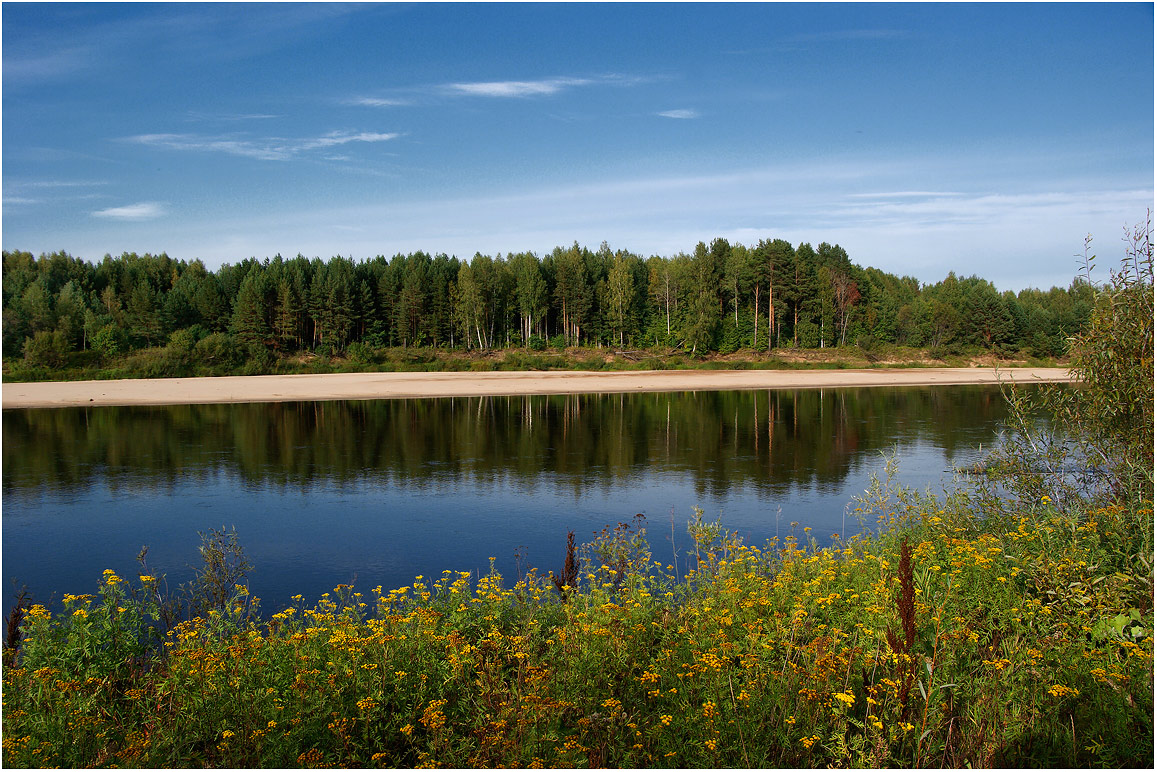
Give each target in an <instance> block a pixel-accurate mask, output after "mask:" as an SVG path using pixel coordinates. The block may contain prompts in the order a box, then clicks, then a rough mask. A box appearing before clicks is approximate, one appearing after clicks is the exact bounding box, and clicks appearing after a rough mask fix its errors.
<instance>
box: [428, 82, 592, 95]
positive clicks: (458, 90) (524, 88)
mask: <svg viewBox="0 0 1157 772" xmlns="http://www.w3.org/2000/svg"><path fill="white" fill-rule="evenodd" d="M594 82H595V81H593V80H591V79H590V78H547V79H545V80H498V81H483V82H478V83H447V84H446V85H444V86H442V90H443V91H445V92H447V93H450V94H460V95H465V96H481V97H502V98H512V97H515V98H517V97H531V96H549V95H551V94H557V93H558V92H560V91H562V90H563V89H567V88H573V87H575V86H588V85H590V84H591V83H594Z"/></svg>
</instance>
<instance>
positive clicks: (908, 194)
mask: <svg viewBox="0 0 1157 772" xmlns="http://www.w3.org/2000/svg"><path fill="white" fill-rule="evenodd" d="M959 195H963V194H961V193H952V192H948V191H940V190H893V191H887V192H877V193H851V194H849V195H848V197H849V198H928V197H930V196H937V197H938V196H959Z"/></svg>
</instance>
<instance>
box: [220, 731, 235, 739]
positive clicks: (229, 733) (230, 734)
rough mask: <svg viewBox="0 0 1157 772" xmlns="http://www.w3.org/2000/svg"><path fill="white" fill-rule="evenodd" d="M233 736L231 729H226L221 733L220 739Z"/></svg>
mask: <svg viewBox="0 0 1157 772" xmlns="http://www.w3.org/2000/svg"><path fill="white" fill-rule="evenodd" d="M233 736H234V732H233V730H232V729H226V730H225V731H224V732H222V733H221V739H222V740H228V739H229V738H230V737H233Z"/></svg>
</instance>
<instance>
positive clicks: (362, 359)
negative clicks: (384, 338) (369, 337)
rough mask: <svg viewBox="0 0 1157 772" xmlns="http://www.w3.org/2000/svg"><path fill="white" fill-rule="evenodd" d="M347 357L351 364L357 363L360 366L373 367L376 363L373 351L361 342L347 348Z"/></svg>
mask: <svg viewBox="0 0 1157 772" xmlns="http://www.w3.org/2000/svg"><path fill="white" fill-rule="evenodd" d="M346 356H348V357H349V359H350V361H351V362H356V363H357V364H359V365H372V364H374V362H375V361H376V357H375V356H374V352H373V349H371V348H370V347H369V346H367V345H366V344H365V343H361V342H355V343H351V344H349V346H348V347H347V348H346Z"/></svg>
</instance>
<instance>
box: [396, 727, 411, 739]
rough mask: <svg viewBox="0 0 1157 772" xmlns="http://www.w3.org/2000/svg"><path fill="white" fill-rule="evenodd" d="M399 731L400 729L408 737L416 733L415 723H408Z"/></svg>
mask: <svg viewBox="0 0 1157 772" xmlns="http://www.w3.org/2000/svg"><path fill="white" fill-rule="evenodd" d="M398 731H400V732H401V733H402V734H404V735H405V736H406V737H409V736H410V735H412V734H413V733H414V725H413V724H406V725H405V726H404V727H402V728H401V729H400V730H398Z"/></svg>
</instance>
